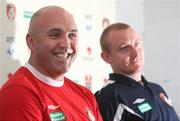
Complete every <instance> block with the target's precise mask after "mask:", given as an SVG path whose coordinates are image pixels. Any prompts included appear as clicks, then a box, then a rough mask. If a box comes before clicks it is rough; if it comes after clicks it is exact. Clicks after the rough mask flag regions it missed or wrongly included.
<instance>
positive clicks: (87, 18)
mask: <svg viewBox="0 0 180 121" xmlns="http://www.w3.org/2000/svg"><path fill="white" fill-rule="evenodd" d="M92 28H93V16H92V15H90V14H87V15H85V29H86V30H87V31H91V30H92Z"/></svg>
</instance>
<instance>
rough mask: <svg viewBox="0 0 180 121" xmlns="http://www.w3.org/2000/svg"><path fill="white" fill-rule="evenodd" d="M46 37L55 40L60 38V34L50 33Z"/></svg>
mask: <svg viewBox="0 0 180 121" xmlns="http://www.w3.org/2000/svg"><path fill="white" fill-rule="evenodd" d="M48 36H49V37H50V38H53V39H56V38H58V37H60V36H61V34H60V33H51V34H49V35H48Z"/></svg>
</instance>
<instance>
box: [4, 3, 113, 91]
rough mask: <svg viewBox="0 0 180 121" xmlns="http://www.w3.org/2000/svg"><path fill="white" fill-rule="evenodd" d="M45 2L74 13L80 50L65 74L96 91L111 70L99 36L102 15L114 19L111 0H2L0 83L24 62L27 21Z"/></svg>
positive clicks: (27, 54)
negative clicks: (101, 52)
mask: <svg viewBox="0 0 180 121" xmlns="http://www.w3.org/2000/svg"><path fill="white" fill-rule="evenodd" d="M46 5H59V6H61V7H64V8H65V9H67V10H68V11H69V12H71V13H72V14H73V15H74V16H75V19H76V22H77V26H78V31H79V53H78V56H77V58H76V60H75V62H74V63H73V64H72V67H71V68H70V71H69V72H68V73H67V74H66V75H67V77H69V78H71V79H72V80H74V81H76V82H77V83H79V84H81V85H84V86H86V87H87V88H88V89H90V90H91V91H92V92H95V91H96V90H98V89H99V88H101V87H102V85H103V84H104V83H105V80H106V76H108V73H109V72H110V71H111V70H110V68H109V67H108V66H107V65H106V64H105V63H104V61H102V60H101V58H100V46H99V37H100V34H101V32H102V30H103V26H102V21H103V19H108V21H109V22H110V23H113V22H114V15H115V1H114V0H1V1H0V86H2V84H4V82H5V81H6V80H7V79H8V77H10V76H11V75H12V74H13V73H14V72H15V70H17V69H18V68H19V67H20V66H21V65H23V64H24V63H26V62H27V60H28V58H29V50H28V48H27V46H26V43H25V36H26V33H27V29H28V25H29V21H30V18H31V16H32V14H33V13H34V12H35V11H36V10H37V9H39V8H41V7H43V6H46ZM105 65H106V66H105Z"/></svg>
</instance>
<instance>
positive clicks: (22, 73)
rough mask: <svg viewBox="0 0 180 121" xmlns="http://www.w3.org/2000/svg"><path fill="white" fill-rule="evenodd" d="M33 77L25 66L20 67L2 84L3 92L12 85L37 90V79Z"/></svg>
mask: <svg viewBox="0 0 180 121" xmlns="http://www.w3.org/2000/svg"><path fill="white" fill-rule="evenodd" d="M33 78H34V77H33V75H32V74H31V73H30V72H29V71H28V70H27V69H26V68H25V67H20V68H19V69H18V70H17V71H16V72H15V74H14V75H13V76H12V77H10V78H9V79H8V80H7V82H6V83H5V84H4V85H3V86H2V88H1V92H2V91H5V90H6V89H8V88H11V87H13V88H15V87H18V88H19V87H21V88H26V89H28V90H29V89H30V90H36V87H37V84H36V83H35V81H33Z"/></svg>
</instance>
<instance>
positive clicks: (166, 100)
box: [159, 92, 172, 106]
mask: <svg viewBox="0 0 180 121" xmlns="http://www.w3.org/2000/svg"><path fill="white" fill-rule="evenodd" d="M159 97H160V98H161V99H162V100H163V101H164V102H165V103H166V104H168V105H170V106H172V104H171V99H169V98H167V96H166V95H165V94H164V93H163V92H161V93H160V94H159Z"/></svg>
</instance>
